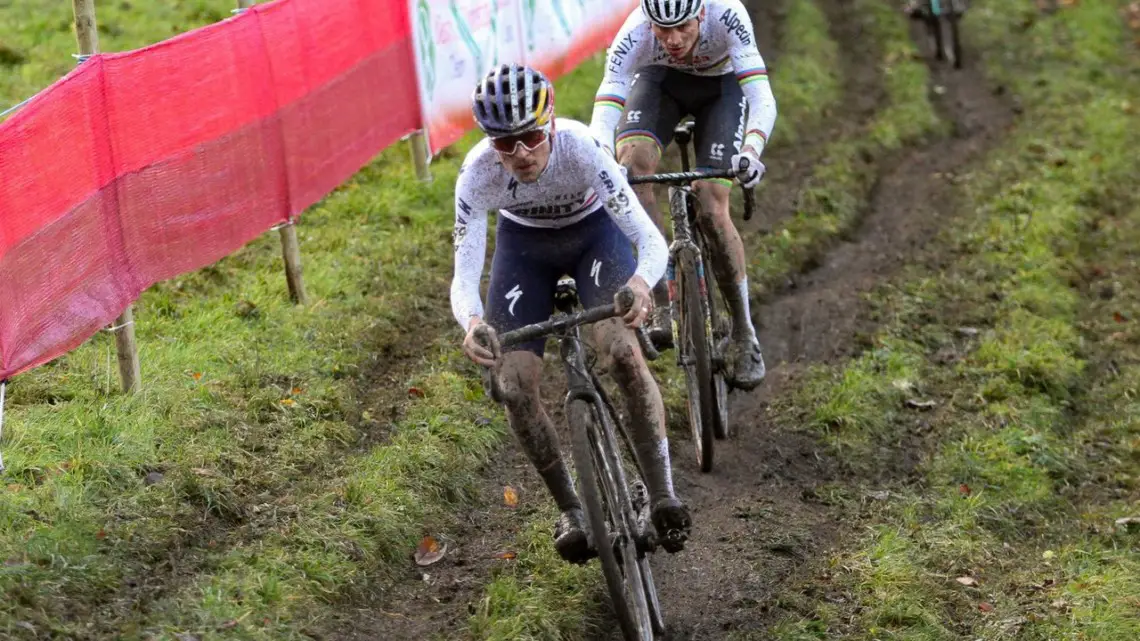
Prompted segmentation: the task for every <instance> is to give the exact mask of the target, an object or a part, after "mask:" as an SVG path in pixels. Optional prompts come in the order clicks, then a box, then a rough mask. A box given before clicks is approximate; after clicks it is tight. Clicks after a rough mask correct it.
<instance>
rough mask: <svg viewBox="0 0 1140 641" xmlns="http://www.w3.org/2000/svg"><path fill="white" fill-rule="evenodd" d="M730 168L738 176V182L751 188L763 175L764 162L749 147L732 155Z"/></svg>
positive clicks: (746, 187)
mask: <svg viewBox="0 0 1140 641" xmlns="http://www.w3.org/2000/svg"><path fill="white" fill-rule="evenodd" d="M732 169H733V171H735V172H736V173H737V175H738V176H739V180H740V184H741V185H743V186H744V188H745V189H752V188H753V187H755V186H756V185H757V184H759V182H760V179H761V178H762V177H763V176H764V171H765V169H764V163H762V162H760V158H759V157H757V156H756V153H755V152H754V151H752V150H751V149H749V148H745V150H744V151H742V152H741V153H739V154H736V155H735V156H733V157H732Z"/></svg>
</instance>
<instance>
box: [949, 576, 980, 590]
mask: <svg viewBox="0 0 1140 641" xmlns="http://www.w3.org/2000/svg"><path fill="white" fill-rule="evenodd" d="M954 580H955V581H957V582H958V583H961V584H962V585H964V586H966V587H968V588H972V587H974V586H976V585H977V584H978V580H977V579H975V578H974V577H972V576H960V577H958V578H957V579H954Z"/></svg>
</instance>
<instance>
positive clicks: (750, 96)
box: [720, 5, 776, 152]
mask: <svg viewBox="0 0 1140 641" xmlns="http://www.w3.org/2000/svg"><path fill="white" fill-rule="evenodd" d="M720 22H721V24H723V25H725V26H726V27H727V28H728V42H729V55H730V56H731V57H732V67H733V70H734V71H735V72H736V80H737V82H739V83H740V89H741V90H742V91H743V92H744V97H745V98H746V99H747V100H748V122H747V123H745V125H744V144H745V145H752V146H753V147H755V148H756V150H757V151H758V152H759V151H763V150H764V145H766V144H768V138H769V136H771V135H772V128H773V127H775V126H776V97H775V96H774V95H772V86H771V85H770V84H769V83H768V68H767V67H766V66H765V65H764V58H763V57H762V56H761V55H760V50H759V49H757V48H756V33H755V32H754V31H753V29H752V19H751V18H749V17H748V12H747V11H746V10H744V7H743V5H741V6H740V8H739V10H735V11H734V10H732V9H729V10H728V11H726V12H725V14H724V16H722V18H721V20H720Z"/></svg>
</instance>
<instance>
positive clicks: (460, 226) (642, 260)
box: [451, 118, 668, 330]
mask: <svg viewBox="0 0 1140 641" xmlns="http://www.w3.org/2000/svg"><path fill="white" fill-rule="evenodd" d="M552 145H553V146H552V148H551V153H550V160H549V162H548V164H547V166H546V169H545V170H544V171H543V173H542V175H541V176H540V177H539V179H538V180H537V181H536V182H533V183H520V182H519V181H517V180H515V178H514V176H512V175H511V173H510V171H508V170H507V168H506V167H504V166H503V165H502V163H500V162H499V155H498V153H497V152H496V151H495V150H494V149H493V148H492V147H491V145H490V141H488V140H483V141H482V142H480V143H479V144H477V145H476V146H475V147H474V148H473V149H472V150H471V152H470V153H468V154H467V158H466V159H465V160H464V161H463V165H462V167H461V168H460V170H459V179H458V181H457V183H456V185H455V232H454V241H455V274H454V276H453V278H452V281H451V309H452V313H454V314H455V319H456V320H457V321H459V324H460V325H461V326H462V327H463V329H464V330H466V329H467V323H468V321H469V320H470V319H471V317H472V316H483V303H482V300H481V299H480V296H479V281H480V279H481V277H482V275H483V264H484V261H485V258H486V252H487V212H488V211H492V210H494V211H497V212H498V213H499V215H500V216H503V217H505V218H507V219H509V220H511V221H513V222H516V223H518V224H520V225H525V226H527V227H538V228H548V229H551V230H557V229H559V228H562V227H567V226H569V225H573V224H575V223H577V222H579V221H581V220H583V219H584V218H586V217H587V216H591V215H600V214H598V213H597V212H598V210H599V209H605V211H606V213H607V214H608V215H609V216H610V217H611V218H612V219H613V221H614V222H615V223H616V224H617V226H618V228H620V229H621V231H622V232H623V233H624V234H625V235H626V237H628V238H629V239H630V241H631V242H632V243H633V244H634V245H636V246H637V271H636V272H635V273H636V274H637V275H639V276H641V277H642V278H644V279H645V282H646V283H648V284H649V286H650V287H652V286H653V285H654V284H656V283H657V281H658V280H660V278H661V276H662V274H663V273H664V272H665V263H666V260H667V256H668V247H667V246H666V245H665V238H664V237H663V236H662V235H661V232H660V231H658V230H657V227H656V226H655V225H654V224H653V221H652V220H650V218H649V215H648V214H646V213H645V209H643V208H642V206H641V203H640V202H638V200H637V197H636V196H634V194H633V190H632V189H631V188H630V186H629V183H627V182H626V180H625V178H624V177H623V176H622V173H621V169H620V167H619V166H618V164H617V161H615V160H614V158H613V156H612V155H610V154H609V153H607V152H606V151H605V150H604V149H602V147H601V145H600V144H599V143H598V141H597V140H596V139H595V138H594V137H593V135H592V134H591V133H590V130H589V128H587V127H586V125H584V124H582V123H580V122H577V121H575V120H569V119H565V118H558V119H557V120H556V122H555V134H554V138H553V140H552Z"/></svg>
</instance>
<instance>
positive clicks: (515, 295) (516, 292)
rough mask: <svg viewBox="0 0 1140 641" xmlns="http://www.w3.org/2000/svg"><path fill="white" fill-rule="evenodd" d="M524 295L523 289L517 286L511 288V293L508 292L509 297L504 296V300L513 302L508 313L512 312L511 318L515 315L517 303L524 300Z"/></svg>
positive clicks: (508, 308)
mask: <svg viewBox="0 0 1140 641" xmlns="http://www.w3.org/2000/svg"><path fill="white" fill-rule="evenodd" d="M522 295H523V291H522V289H521V288H520V287H519V286H518V285H515V286H514V287H512V288H511V291H509V292H507V295H506V296H504V298H506V299H507V300H509V301H511V304H510V306H508V307H507V311H508V312H510V314H511V316H514V315H515V303H517V302H519V299H520V298H522Z"/></svg>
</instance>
